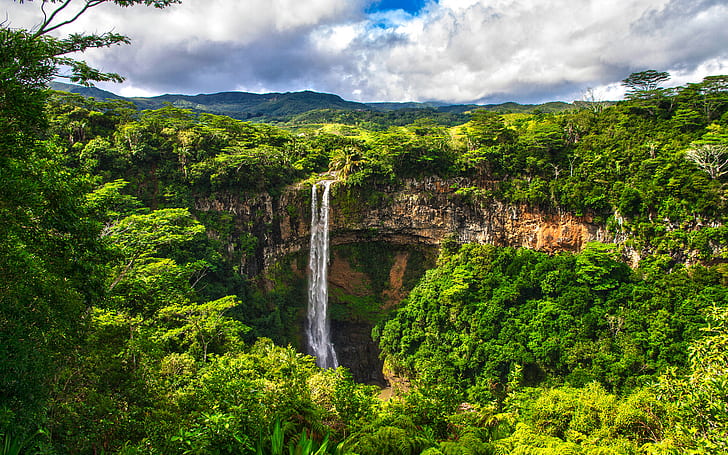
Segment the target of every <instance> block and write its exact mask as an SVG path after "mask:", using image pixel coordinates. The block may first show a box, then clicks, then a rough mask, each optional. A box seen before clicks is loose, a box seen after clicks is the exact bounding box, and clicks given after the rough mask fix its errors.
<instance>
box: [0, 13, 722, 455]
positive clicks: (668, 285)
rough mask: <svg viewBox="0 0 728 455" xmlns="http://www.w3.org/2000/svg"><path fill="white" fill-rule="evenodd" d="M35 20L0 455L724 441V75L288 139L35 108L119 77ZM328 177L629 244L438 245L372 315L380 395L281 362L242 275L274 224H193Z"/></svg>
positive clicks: (5, 193)
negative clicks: (67, 83) (223, 206)
mask: <svg viewBox="0 0 728 455" xmlns="http://www.w3.org/2000/svg"><path fill="white" fill-rule="evenodd" d="M114 3H117V4H119V5H121V6H128V4H133V3H146V4H147V5H153V6H157V7H164V6H167V5H168V4H170V3H174V2H173V1H161V0H160V1H151V2H150V1H147V2H144V1H132V2H126V1H125V2H121V1H118V2H114ZM44 27H45V28H44ZM49 28H50V24H44V25H43V26H41V27H40V28H39V29H38V30H36V31H34V32H29V31H25V30H14V29H10V28H7V27H5V25H1V26H0V81H1V85H0V181H1V182H2V185H1V186H0V218H1V219H2V220H3V223H2V228H1V229H0V277H2V279H1V281H0V359H2V360H1V361H0V453H2V454H5V455H8V454H18V453H43V454H55V453H79V454H98V453H125V454H133V453H150V454H227V453H229V454H238V453H251V454H256V453H257V454H282V453H283V452H284V451H289V450H290V453H296V454H308V453H319V454H323V453H331V454H334V453H337V454H347V453H348V454H360V455H368V454H371V455H375V454H428V455H435V454H448V455H450V454H508V453H514V454H547V453H553V454H572V453H573V454H594V455H596V454H678V453H695V454H703V453H705V454H708V453H710V454H713V453H715V454H717V453H725V451H726V450H728V443H727V442H726V441H728V354H727V353H728V306H727V305H728V287H727V286H728V249H727V248H728V228H726V227H725V222H726V214H728V211H727V210H726V199H727V196H728V193H727V192H726V189H727V188H728V187H726V183H727V181H726V178H727V177H726V175H727V174H728V76H710V77H706V78H705V79H704V80H703V81H699V82H695V83H690V84H687V85H685V86H680V87H675V88H669V89H667V88H663V87H662V86H663V85H665V84H664V83H665V82H666V81H667V80H668V79H669V75H668V74H666V73H661V72H657V71H644V72H640V73H634V74H632V75H625V77H626V78H625V80H624V84H625V86H626V87H627V88H628V89H629V92H628V96H627V99H626V100H625V101H621V102H617V103H597V102H581V103H576V104H575V105H574V107H573V109H571V110H568V111H564V112H542V111H537V112H530V113H524V112H519V113H498V112H492V111H486V110H476V111H473V112H470V113H469V114H468V115H467V116H466V117H465V118H462V123H459V124H458V121H457V120H458V119H460V118H461V117H459V115H460V114H457V115H455V114H453V115H449V114H448V115H446V116H445V115H444V114H443V115H435V113H433V112H432V111H429V110H426V109H425V110H421V111H416V110H411V109H410V110H405V111H403V112H400V113H399V114H394V113H387V114H386V115H385V114H377V116H376V118H373V117H372V116H369V117H363V118H361V119H355V120H356V121H345V119H341V121H340V123H336V124H335V123H331V122H330V120H331V118H329V117H326V118H324V117H322V116H321V113H320V112H319V113H315V112H314V113H312V114H311V117H310V118H309V119H308V121H306V122H304V120H305V118H299V119H298V120H297V123H296V124H295V125H290V126H289V127H284V126H281V125H277V126H272V125H267V124H256V123H249V122H244V121H241V120H235V119H232V118H230V117H225V116H220V115H214V114H209V113H196V112H193V111H190V110H186V109H182V108H179V107H175V106H166V107H162V108H160V109H156V110H141V111H140V110H138V109H137V108H136V107H135V106H134V105H132V104H130V103H128V102H126V101H124V100H106V101H96V100H94V99H89V98H84V97H82V96H80V95H74V94H67V93H61V92H53V91H51V90H48V89H47V88H46V87H47V84H48V82H49V81H50V80H51V79H53V78H54V77H56V76H58V75H59V71H60V68H64V70H69V71H70V77H71V80H72V81H75V82H88V81H93V80H118V78H119V76H117V75H113V74H104V73H100V72H98V71H96V70H94V69H92V68H89V67H88V66H87V65H85V64H84V63H83V62H81V61H77V60H71V59H69V58H68V57H67V55H68V54H69V53H71V52H74V51H83V50H86V49H90V48H95V47H104V46H108V45H112V44H117V43H120V42H124V41H125V38H124V37H123V36H120V35H115V34H107V35H90V36H80V35H71V36H69V37H67V38H51V37H49V36H48V35H47V34H46V33H45V32H46V31H47V30H48V29H49ZM423 112H424V113H426V114H427V115H425V116H423V115H420V114H421V113H423ZM337 115H338V114H337ZM342 115H343V114H342ZM367 115H369V114H367ZM372 115H373V114H372ZM323 120H326V123H322V121H323ZM302 123H305V124H302ZM322 175H325V176H328V177H330V178H331V177H334V178H335V179H336V180H337V183H336V185H337V187H338V188H339V190H338V193H335V197H336V195H337V194H338V195H340V196H342V197H344V196H346V197H347V198H348V199H347V200H348V203H349V204H361V205H363V206H367V205H374V204H377V200H378V197H377V195H379V194H380V192H381V189H382V188H383V186H397V185H403V184H404V182H406V181H409V180H412V179H422V178H428V177H432V176H437V177H439V178H442V179H447V181H453V182H455V181H457V182H462V183H463V184H462V185H460V186H458V187H457V188H454V190H455V191H454V192H453V195H452V197H453V198H457V200H458V201H459V202H460V203H462V204H471V205H478V204H481V205H483V204H488V203H491V202H493V201H500V202H504V203H511V204H518V205H523V206H526V207H531V208H538V209H539V210H543V211H547V212H551V213H573V214H576V215H578V216H585V217H589V219H591V220H593V221H594V222H595V223H600V224H603V225H605V226H607V228H608V229H609V232H610V233H611V234H613V235H614V237H615V238H616V239H620V241H619V242H618V243H616V244H611V243H596V242H594V243H589V244H587V245H586V247H585V248H584V249H583V250H582V251H580V252H561V253H555V254H551V255H549V254H546V253H542V252H537V251H532V250H527V249H517V248H511V247H497V246H493V245H478V244H459V243H458V241H457V239H455V238H446V239H444V240H443V242H442V244H441V245H440V251H439V257H438V259H437V263H436V266H435V267H434V268H432V269H430V270H428V271H427V272H426V273H424V274H423V275H422V277H421V278H419V279H418V280H417V282H416V283H415V284H414V287H413V289H412V291H411V292H410V293H409V295H408V297H406V298H405V299H404V301H403V302H401V303H400V304H399V305H398V306H397V307H396V308H388V309H386V310H385V309H382V308H376V312H377V315H376V318H375V319H376V326H375V327H374V330H373V331H372V336H373V337H374V339H375V340H376V341H377V342H378V343H379V346H380V349H381V353H382V357H383V358H384V360H385V368H386V369H387V370H388V371H389V372H390V373H391V375H392V376H391V377H393V378H397V380H398V381H397V384H396V385H395V391H394V396H393V397H392V398H391V399H382V398H380V397H379V395H378V393H379V388H378V387H376V386H371V385H366V384H360V383H357V382H355V381H354V380H353V378H352V375H351V374H350V372H349V371H347V369H345V368H343V367H340V368H338V369H329V370H322V369H320V368H318V367H316V365H315V362H314V360H313V359H312V358H311V357H309V356H306V355H304V354H301V353H300V352H297V350H296V349H294V347H292V346H297V345H298V344H297V342H296V340H295V339H294V338H295V337H294V336H292V332H295V331H296V327H298V326H299V325H297V324H300V320H299V319H300V316H299V311H298V310H299V308H300V305H301V302H300V301H299V300H300V299H298V294H297V292H298V291H296V290H295V289H293V288H291V287H288V288H287V287H286V286H282V285H281V286H280V288H281V289H282V290H280V291H279V290H277V288H274V289H273V290H272V291H271V290H268V291H267V292H266V290H264V289H262V286H261V283H260V280H259V277H258V276H250V275H249V274H247V273H244V272H245V271H242V270H241V269H240V264H241V260H242V259H244V258H245V257H248V256H251V257H252V256H254V255H255V254H256V250H257V247H258V244H259V242H260V237H261V236H262V235H264V234H265V233H264V232H256V231H254V230H246V229H247V227H246V226H239V225H237V224H236V220H235V215H234V214H232V213H227V212H222V211H219V212H215V211H203V210H199V209H196V205H195V201H197V200H199V199H200V198H214V197H233V198H237V199H238V200H245V199H246V198H250V197H255V196H256V195H260V194H268V195H270V196H272V197H275V196H277V195H279V194H281V192H282V191H284V189H285V188H290V186H291V185H298V186H299V187H300V190H301V191H303V192H310V185H311V183H312V182H314V181H315V180H316V179H318V178H321V176H322ZM240 229H242V231H243V232H242V235H239V236H236V238H235V240H234V244H227V243H226V242H227V240H226V239H228V238H229V234H230V233H231V232H238V230H240ZM635 258H637V259H635ZM369 260H370V261H372V264H374V263H375V262H374V259H371V258H370V259H369ZM261 273H262V271H261ZM299 293H300V292H299ZM365 303H366V302H365ZM369 310H371V308H369Z"/></svg>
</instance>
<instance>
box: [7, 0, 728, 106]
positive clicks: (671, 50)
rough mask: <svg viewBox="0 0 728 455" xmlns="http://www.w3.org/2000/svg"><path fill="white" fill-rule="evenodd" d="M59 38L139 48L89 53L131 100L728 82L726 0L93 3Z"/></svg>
mask: <svg viewBox="0 0 728 455" xmlns="http://www.w3.org/2000/svg"><path fill="white" fill-rule="evenodd" d="M74 3H78V4H81V3H83V2H82V0H73V1H72V4H74ZM40 4H41V1H40V0H35V1H30V2H28V1H26V2H25V3H23V4H20V3H18V2H17V1H16V0H0V13H2V12H5V14H4V16H6V17H8V22H7V23H10V25H11V26H15V27H29V26H32V24H33V23H34V22H37V21H38V19H39V17H40V8H39V6H40ZM3 10H4V11H3ZM64 30H65V31H66V32H70V31H79V30H85V31H89V32H104V31H110V30H113V31H115V32H118V33H123V34H126V35H128V36H129V37H130V38H131V39H132V45H131V46H120V47H116V48H113V49H105V50H100V51H93V52H90V53H88V54H87V55H86V56H85V58H86V60H87V61H88V62H89V63H91V64H92V65H95V66H97V67H100V68H101V69H103V70H105V71H113V72H118V73H121V74H122V75H124V76H126V78H127V81H126V82H125V83H124V84H121V85H118V84H116V85H103V86H101V87H102V88H106V89H109V90H111V91H113V92H116V93H119V94H122V95H127V96H130V95H142V96H143V95H156V94H162V93H185V94H197V93H213V92H220V91H230V90H241V91H250V92H257V93H263V92H287V91H298V90H315V91H321V92H328V93H335V94H338V95H340V96H342V97H343V98H345V99H348V100H356V101H443V102H452V103H466V102H478V103H499V102H504V101H517V102H522V103H535V102H544V101H551V100H563V101H573V100H575V99H580V98H581V97H582V96H583V95H584V93H585V91H586V90H587V89H592V90H593V91H594V92H595V93H596V95H597V97H598V98H600V99H618V98H620V97H621V96H622V90H621V86H620V84H619V82H620V81H621V80H622V79H624V78H625V77H626V76H628V75H629V74H630V73H632V72H635V71H642V70H646V69H656V70H660V71H669V72H670V74H671V75H672V80H671V81H670V82H669V83H668V85H682V84H685V83H687V82H699V81H700V80H701V79H702V78H703V77H704V76H707V75H712V74H728V0H183V2H182V4H180V5H175V6H172V7H170V8H167V9H164V10H156V9H153V8H147V7H140V6H137V7H132V8H119V7H115V6H102V7H97V8H94V9H93V10H91V11H89V12H88V13H87V14H86V15H84V16H83V17H82V18H81V19H80V20H79V21H77V22H76V23H75V24H73V26H69V27H66V28H65V29H64Z"/></svg>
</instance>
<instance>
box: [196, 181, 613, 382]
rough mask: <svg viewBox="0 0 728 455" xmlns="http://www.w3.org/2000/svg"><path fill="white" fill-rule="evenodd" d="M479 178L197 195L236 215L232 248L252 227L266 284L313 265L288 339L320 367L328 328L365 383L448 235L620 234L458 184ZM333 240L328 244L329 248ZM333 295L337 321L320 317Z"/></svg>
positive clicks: (570, 238) (544, 243) (286, 280)
mask: <svg viewBox="0 0 728 455" xmlns="http://www.w3.org/2000/svg"><path fill="white" fill-rule="evenodd" d="M473 185H474V182H472V181H468V180H447V179H441V178H437V177H427V178H422V179H417V180H407V181H404V182H403V183H402V184H400V185H380V186H378V187H376V188H375V189H367V190H366V191H362V190H357V189H356V188H351V187H347V186H345V185H341V186H339V185H337V186H333V187H332V186H331V185H330V182H323V183H317V184H312V185H311V186H310V189H309V188H308V185H302V184H298V185H293V186H289V187H287V188H286V189H284V190H283V191H282V192H281V193H280V194H279V195H277V196H272V195H270V194H267V193H265V194H257V195H252V196H248V197H245V198H241V197H236V196H234V195H232V194H218V195H217V197H216V198H199V199H197V201H196V204H195V205H196V209H197V210H200V211H203V212H212V213H229V214H231V215H232V216H233V220H234V224H235V226H237V227H236V228H234V229H233V230H232V231H230V232H231V234H230V237H229V238H227V239H222V240H223V241H224V242H225V243H227V244H228V245H229V248H231V250H230V253H231V254H233V253H234V248H235V240H234V239H235V236H236V235H242V234H243V232H245V231H247V232H250V233H253V235H255V237H256V238H257V240H258V241H257V243H256V248H255V250H254V253H253V254H249V255H241V256H240V258H241V259H240V263H239V269H240V271H241V273H243V274H245V275H247V276H249V277H251V278H256V277H257V278H256V279H262V280H263V281H264V284H263V286H262V287H263V288H264V289H267V290H268V292H272V293H276V292H279V291H278V290H279V289H280V287H281V286H283V287H284V288H286V289H288V290H287V291H286V292H288V293H293V294H296V293H298V295H300V291H296V290H295V289H296V288H297V287H301V286H305V285H306V284H305V275H306V273H305V272H304V271H305V270H306V267H308V268H309V269H310V273H311V277H310V280H309V281H308V285H307V286H308V292H307V301H308V302H309V307H308V309H306V310H305V312H304V309H303V308H302V307H300V312H299V314H300V316H298V317H297V318H296V319H295V320H292V321H290V324H293V325H294V327H290V331H289V332H288V333H289V335H288V338H289V340H296V339H298V340H299V341H298V342H297V343H298V349H300V350H302V351H306V350H307V349H310V350H311V351H310V352H311V353H313V354H314V355H315V356H316V357H317V359H318V363H319V365H320V366H326V367H330V366H336V365H337V364H336V363H335V362H336V354H335V353H334V351H333V349H331V345H330V344H329V342H327V341H325V340H326V337H327V336H328V334H329V330H331V334H330V336H331V338H332V340H333V343H334V344H335V345H336V349H337V351H338V352H339V359H340V360H341V364H342V365H344V366H346V367H348V368H349V369H350V370H351V371H352V373H353V375H354V377H355V378H356V379H357V380H359V381H361V382H366V383H374V384H380V385H384V384H385V383H386V381H385V378H384V376H383V374H382V361H381V359H380V358H379V354H380V352H379V348H378V346H377V344H376V343H375V342H374V341H373V340H372V338H371V334H370V332H371V330H372V328H373V327H374V326H375V325H376V323H377V321H379V320H381V319H382V318H383V317H385V316H386V315H387V314H388V313H389V312H390V311H391V310H392V309H393V308H396V307H397V306H398V305H399V304H400V302H401V301H402V299H403V298H404V297H405V296H406V295H407V293H408V292H409V290H410V289H411V288H412V287H413V286H414V284H415V283H416V281H417V280H418V279H419V278H420V277H421V276H423V275H424V272H425V271H426V270H427V269H429V268H432V267H434V265H435V257H436V254H437V250H438V248H439V247H440V246H441V245H442V244H443V243H444V242H448V241H452V242H455V243H466V242H476V243H491V244H496V245H500V246H513V247H527V248H532V249H536V250H540V251H545V252H550V253H556V252H560V251H568V252H579V251H581V249H582V248H583V247H584V245H586V244H587V243H588V242H591V241H622V240H623V237H621V236H620V235H619V234H615V233H613V232H609V231H608V230H607V229H606V227H605V226H604V225H602V224H599V223H597V222H595V221H594V220H593V219H592V218H591V217H589V216H581V217H579V216H574V215H572V214H568V213H558V212H550V211H542V210H537V209H529V208H527V207H525V206H520V205H509V204H505V203H502V202H498V201H492V200H491V201H489V200H487V199H484V198H479V199H472V198H471V199H469V198H467V197H464V196H462V195H461V194H459V193H458V189H460V188H462V187H471V186H473ZM322 187H323V188H322ZM317 195H318V196H319V197H322V198H323V199H322V200H321V202H319V201H318V200H317ZM309 197H310V200H309ZM328 197H331V202H330V203H329V202H328ZM329 206H330V207H329ZM329 208H330V217H331V218H330V219H328V215H329ZM325 225H328V228H329V230H330V234H329V233H328V231H327V230H326V229H324V226H325ZM326 240H328V241H330V252H327V251H325V249H324V247H323V244H324V243H325V241H326ZM309 242H310V250H307V249H306V245H309ZM328 254H331V268H330V269H328V268H327V267H326V259H327V257H328ZM309 255H310V260H309V261H308V265H304V264H305V258H306V257H309ZM265 283H267V284H265ZM275 283H278V284H275ZM296 283H298V284H296ZM325 283H326V284H328V289H324V284H325ZM327 298H328V300H329V311H330V312H331V313H332V314H331V316H332V320H331V322H330V325H329V324H326V323H324V322H323V321H324V319H323V317H324V315H325V311H326V310H325V309H323V305H325V304H326V299H327ZM292 300H294V299H292ZM304 314H305V316H304ZM296 332H299V333H305V337H303V338H302V337H301V336H300V335H296Z"/></svg>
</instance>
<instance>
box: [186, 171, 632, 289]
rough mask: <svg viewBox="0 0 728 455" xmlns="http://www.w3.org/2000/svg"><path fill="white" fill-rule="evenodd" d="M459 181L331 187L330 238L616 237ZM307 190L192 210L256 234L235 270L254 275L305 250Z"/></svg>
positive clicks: (578, 244)
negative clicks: (468, 192) (475, 194)
mask: <svg viewBox="0 0 728 455" xmlns="http://www.w3.org/2000/svg"><path fill="white" fill-rule="evenodd" d="M467 186H471V185H470V182H468V181H465V180H458V181H452V180H443V179H440V178H436V177H428V178H423V179H418V180H407V181H405V182H403V184H402V185H397V186H395V185H388V186H381V187H379V188H377V190H376V191H377V197H375V198H368V197H365V196H368V195H366V194H360V193H357V192H356V191H353V190H351V189H347V188H345V187H342V186H338V187H337V186H334V188H333V189H332V191H333V195H332V213H331V221H330V222H331V231H332V232H331V243H332V244H334V245H341V244H347V243H357V242H368V241H374V240H376V241H385V242H390V243H393V244H403V245H412V244H425V245H439V244H440V243H441V242H442V241H443V239H445V238H446V237H452V238H454V239H455V240H457V241H458V242H459V243H465V242H476V243H490V244H494V245H500V246H513V247H526V248H532V249H536V250H540V251H546V252H557V251H572V252H578V251H580V250H581V249H582V248H583V246H584V245H585V244H586V243H587V242H590V241H609V242H621V241H623V240H624V239H623V238H621V237H615V236H614V235H613V234H610V233H609V232H607V230H606V228H605V227H604V226H603V225H600V224H597V223H594V222H593V220H592V219H591V218H590V217H589V216H575V215H573V214H569V213H558V212H546V211H543V210H538V209H532V208H529V207H526V206H523V205H508V204H504V203H502V202H499V201H493V200H485V199H484V200H474V201H473V200H469V198H467V197H465V196H460V195H458V194H457V193H456V190H457V189H458V188H461V187H467ZM309 193H310V192H309V191H308V189H306V188H303V187H302V186H300V185H298V186H292V187H289V188H287V189H286V190H285V191H284V192H283V193H282V194H281V195H279V196H277V197H272V196H270V195H268V194H262V195H253V196H250V197H240V196H234V195H230V194H227V195H222V196H218V197H217V198H216V199H210V198H200V199H198V200H197V201H196V209H197V210H201V211H221V212H228V213H231V214H233V216H234V217H235V222H236V226H237V229H236V230H237V231H238V232H248V233H250V234H252V235H254V236H255V237H257V238H258V245H257V250H256V254H255V255H254V256H246V257H244V258H243V259H242V262H241V271H242V272H243V273H245V274H247V275H249V276H255V275H257V274H259V273H261V272H262V271H263V270H265V269H266V268H267V267H269V266H270V265H272V264H274V263H275V262H276V261H277V260H278V259H280V258H281V257H283V256H284V255H286V254H290V253H293V252H297V251H299V250H301V249H307V248H308V237H309V217H310V215H309V203H310V195H309Z"/></svg>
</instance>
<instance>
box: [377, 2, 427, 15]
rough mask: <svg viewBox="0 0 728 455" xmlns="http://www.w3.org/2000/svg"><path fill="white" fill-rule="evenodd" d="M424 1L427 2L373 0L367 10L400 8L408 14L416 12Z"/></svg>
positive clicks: (423, 4)
mask: <svg viewBox="0 0 728 455" xmlns="http://www.w3.org/2000/svg"><path fill="white" fill-rule="evenodd" d="M425 3H427V0H375V1H374V3H372V5H371V6H370V7H369V9H368V10H367V12H369V13H375V12H378V11H392V10H396V9H401V10H404V11H406V12H408V13H409V14H416V13H418V12H419V11H420V10H421V9H422V7H423V6H425Z"/></svg>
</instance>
